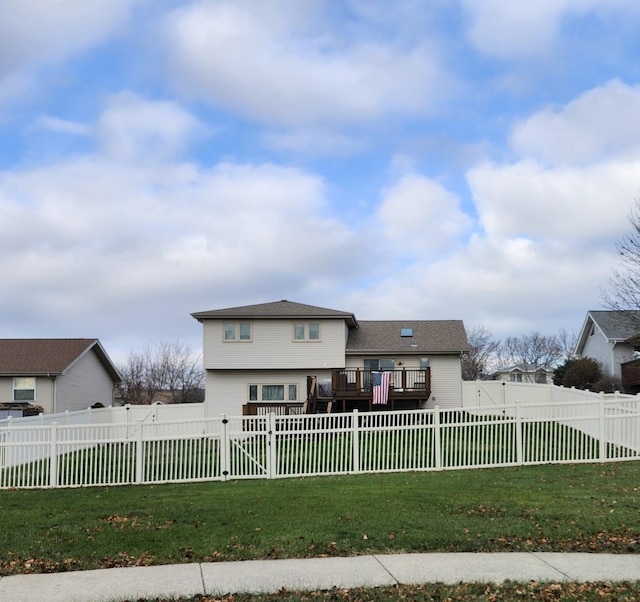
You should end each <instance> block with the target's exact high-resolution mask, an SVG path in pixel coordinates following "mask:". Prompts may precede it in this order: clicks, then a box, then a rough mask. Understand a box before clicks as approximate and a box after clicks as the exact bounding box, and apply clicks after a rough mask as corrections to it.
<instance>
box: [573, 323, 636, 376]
mask: <svg viewBox="0 0 640 602" xmlns="http://www.w3.org/2000/svg"><path fill="white" fill-rule="evenodd" d="M638 324H640V311H589V312H587V317H586V318H585V321H584V324H583V326H582V330H581V331H580V334H579V335H578V344H577V346H576V355H577V356H578V357H589V358H591V359H594V360H596V361H597V362H599V363H600V364H601V365H602V369H603V371H604V373H605V374H606V375H608V376H615V377H621V376H622V364H625V363H627V362H630V361H631V360H633V359H634V345H633V343H632V342H630V341H629V339H630V338H631V337H633V336H634V335H636V334H637V333H638V330H639V329H638Z"/></svg>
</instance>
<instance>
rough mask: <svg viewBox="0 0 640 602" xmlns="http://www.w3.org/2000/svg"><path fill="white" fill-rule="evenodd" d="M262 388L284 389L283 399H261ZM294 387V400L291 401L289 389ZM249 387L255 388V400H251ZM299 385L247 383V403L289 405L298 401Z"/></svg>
mask: <svg viewBox="0 0 640 602" xmlns="http://www.w3.org/2000/svg"><path fill="white" fill-rule="evenodd" d="M263 386H276V387H284V399H262V387H263ZM292 386H294V387H295V388H296V398H295V399H291V398H290V397H289V387H292ZM251 387H256V388H257V393H258V394H257V398H258V399H251ZM299 397H300V384H299V383H249V384H248V385H247V401H248V402H249V403H291V402H296V401H300V399H299Z"/></svg>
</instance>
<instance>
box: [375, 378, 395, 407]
mask: <svg viewBox="0 0 640 602" xmlns="http://www.w3.org/2000/svg"><path fill="white" fill-rule="evenodd" d="M390 383H391V372H372V373H371V384H372V385H373V399H372V403H373V404H376V405H387V403H388V401H389V384H390Z"/></svg>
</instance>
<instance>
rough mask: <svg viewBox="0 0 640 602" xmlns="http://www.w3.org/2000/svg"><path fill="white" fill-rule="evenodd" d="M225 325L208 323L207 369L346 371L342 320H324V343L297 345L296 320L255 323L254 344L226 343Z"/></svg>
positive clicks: (216, 322) (299, 343) (205, 352)
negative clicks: (315, 369) (313, 369)
mask: <svg viewBox="0 0 640 602" xmlns="http://www.w3.org/2000/svg"><path fill="white" fill-rule="evenodd" d="M223 334H224V321H223V320H205V321H204V366H205V368H206V369H209V370H211V369H215V370H230V369H231V370H233V369H254V370H263V369H267V370H271V369H283V368H290V369H310V368H317V369H322V368H342V367H344V348H345V329H344V322H343V321H342V320H321V321H320V341H305V342H294V341H293V320H254V321H253V322H252V328H251V336H252V340H251V341H250V342H243V341H237V342H225V341H224V340H223Z"/></svg>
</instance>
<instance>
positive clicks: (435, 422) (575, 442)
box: [0, 397, 640, 488]
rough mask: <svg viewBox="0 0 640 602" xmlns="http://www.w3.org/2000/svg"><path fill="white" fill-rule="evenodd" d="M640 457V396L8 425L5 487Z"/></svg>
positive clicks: (2, 457)
mask: <svg viewBox="0 0 640 602" xmlns="http://www.w3.org/2000/svg"><path fill="white" fill-rule="evenodd" d="M633 459H640V402H639V400H638V399H637V398H636V399H633V400H626V399H625V400H615V399H614V400H606V399H605V398H604V397H601V398H599V399H596V400H586V401H573V402H568V403H559V402H556V403H533V404H532V403H527V404H525V403H515V404H511V405H508V404H504V405H501V406H500V407H497V406H496V405H491V406H482V407H475V408H460V409H455V410H452V409H446V410H440V409H438V408H436V409H431V410H408V411H403V412H400V411H396V412H364V413H358V412H353V413H350V414H324V415H297V416H278V415H275V414H269V415H266V416H233V417H225V416H218V417H214V418H204V417H200V418H197V419H190V420H172V421H155V422H154V421H150V420H144V419H142V418H139V419H137V420H135V421H129V422H122V423H119V424H117V423H116V424H113V423H109V424H107V423H105V424H51V425H37V424H36V425H28V426H23V425H19V426H16V424H9V425H8V426H3V427H0V488H9V487H77V486H89V485H118V484H131V483H134V484H142V483H169V482H190V481H191V482H192V481H212V480H229V479H259V478H270V479H273V478H284V477H298V476H310V475H336V474H356V473H370V472H392V471H428V470H448V469H462V468H478V467H496V466H516V465H527V464H543V463H567V462H605V461H620V460H633Z"/></svg>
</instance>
